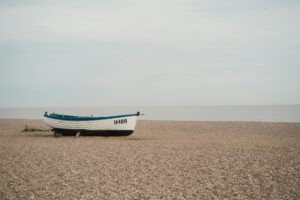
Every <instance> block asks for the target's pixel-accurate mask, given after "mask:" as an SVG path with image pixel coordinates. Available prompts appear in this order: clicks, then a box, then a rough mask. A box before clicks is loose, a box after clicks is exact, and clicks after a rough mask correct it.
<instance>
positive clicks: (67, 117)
mask: <svg viewBox="0 0 300 200" xmlns="http://www.w3.org/2000/svg"><path fill="white" fill-rule="evenodd" d="M133 116H139V113H136V114H127V115H115V116H108V117H81V116H71V115H61V114H55V113H53V114H47V113H45V114H44V117H46V118H50V119H56V120H65V121H95V120H106V119H116V118H124V117H133Z"/></svg>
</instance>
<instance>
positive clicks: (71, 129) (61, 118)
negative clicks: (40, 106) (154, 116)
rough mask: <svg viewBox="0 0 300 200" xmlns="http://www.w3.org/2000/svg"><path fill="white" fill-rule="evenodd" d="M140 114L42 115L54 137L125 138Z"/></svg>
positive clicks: (131, 130)
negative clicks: (97, 136)
mask: <svg viewBox="0 0 300 200" xmlns="http://www.w3.org/2000/svg"><path fill="white" fill-rule="evenodd" d="M140 115H141V114H140V112H137V113H135V114H127V115H115V116H108V117H94V116H72V115H62V114H56V113H51V114H48V113H47V112H45V114H44V122H45V123H46V124H47V125H48V126H50V127H51V128H52V130H53V131H54V135H55V136H61V135H62V134H68V135H70V134H76V135H77V136H79V135H80V134H84V135H102V136H127V135H130V134H132V133H133V131H134V129H135V126H136V121H137V117H138V116H140Z"/></svg>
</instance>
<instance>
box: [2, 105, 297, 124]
mask: <svg viewBox="0 0 300 200" xmlns="http://www.w3.org/2000/svg"><path fill="white" fill-rule="evenodd" d="M45 111H48V112H50V113H52V112H55V113H60V114H69V115H83V116H91V115H93V116H111V115H119V114H131V113H135V112H137V111H140V112H141V113H143V114H145V115H143V116H141V117H140V119H144V120H170V121H262V122H300V105H261V106H257V105H255V106H254V105H253V106H140V107H139V106H136V107H41V108H0V118H13V119H42V118H43V114H44V112H45Z"/></svg>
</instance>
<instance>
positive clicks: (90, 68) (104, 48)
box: [0, 0, 300, 107]
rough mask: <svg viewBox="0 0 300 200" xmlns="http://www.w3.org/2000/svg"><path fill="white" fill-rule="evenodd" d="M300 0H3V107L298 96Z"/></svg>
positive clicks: (273, 100) (295, 100) (299, 99)
mask: <svg viewBox="0 0 300 200" xmlns="http://www.w3.org/2000/svg"><path fill="white" fill-rule="evenodd" d="M299 88H300V1H299V0H226V1H224V0H214V1H209V0H206V1H203V0H151V1H149V0H110V1H109V0H103V1H100V0H85V1H76V0H27V1H26V0H14V1H13V0H0V107H15V106H18V107H20V106H21V107H26V106H30V107H32V106H33V107H36V106H37V107H39V106H141V105H249V104H254V105H257V104H300V89H299Z"/></svg>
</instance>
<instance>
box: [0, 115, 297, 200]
mask: <svg viewBox="0 0 300 200" xmlns="http://www.w3.org/2000/svg"><path fill="white" fill-rule="evenodd" d="M26 125H27V127H33V128H35V129H40V131H34V132H31V131H29V132H23V131H22V130H23V129H24V127H25V126H26ZM299 188H300V123H271V122H202V121H198V122H197V121H194V122H189V121H186V122H181V121H147V120H141V121H138V124H137V127H136V131H135V132H134V133H133V134H132V135H130V136H128V137H99V136H93V137H90V136H89V137H88V136H81V137H77V138H76V137H73V136H65V137H60V138H55V137H53V133H52V132H51V131H50V130H49V127H47V126H46V125H45V124H44V123H43V121H42V120H21V119H1V120H0V199H1V200H2V199H3V200H4V199H299V198H300V189H299Z"/></svg>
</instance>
